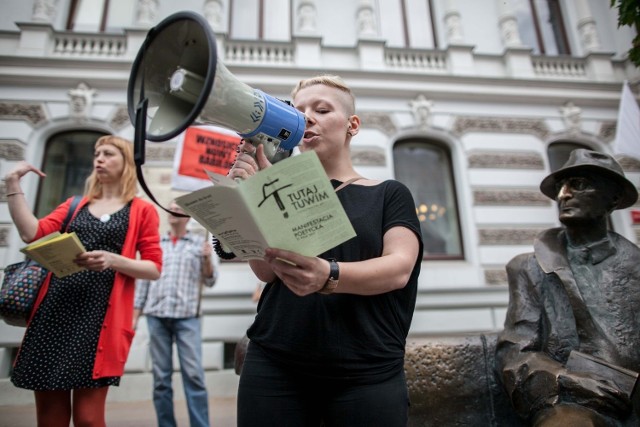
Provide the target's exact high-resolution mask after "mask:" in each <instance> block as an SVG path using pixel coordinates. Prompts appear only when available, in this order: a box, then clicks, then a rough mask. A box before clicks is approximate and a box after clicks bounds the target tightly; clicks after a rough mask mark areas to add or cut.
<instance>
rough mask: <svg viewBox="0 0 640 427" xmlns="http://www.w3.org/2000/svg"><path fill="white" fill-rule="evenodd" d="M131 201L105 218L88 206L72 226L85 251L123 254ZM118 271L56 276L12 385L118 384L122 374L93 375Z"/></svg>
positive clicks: (26, 338)
mask: <svg viewBox="0 0 640 427" xmlns="http://www.w3.org/2000/svg"><path fill="white" fill-rule="evenodd" d="M129 211H130V204H128V205H126V206H125V207H124V208H122V209H121V210H120V211H118V212H116V213H115V214H113V215H111V218H110V219H109V220H108V221H106V222H103V221H101V220H100V219H98V218H96V217H94V216H93V215H91V213H90V212H89V210H88V205H85V206H83V207H82V209H81V210H80V211H79V212H78V214H77V215H76V218H74V220H73V221H72V222H71V224H70V225H69V231H75V232H76V233H77V234H78V237H79V238H80V240H81V241H82V243H83V244H84V247H85V248H86V249H87V251H92V250H98V249H102V250H107V251H109V252H113V253H118V254H119V253H121V252H122V246H123V244H124V239H125V235H126V233H127V228H128V225H129ZM114 278H115V271H113V270H111V269H108V270H105V271H102V272H96V271H89V270H85V271H81V272H79V273H76V274H72V275H70V276H67V277H64V278H61V279H58V278H56V277H55V276H54V277H52V279H51V283H50V284H49V290H48V291H47V295H46V296H45V298H44V300H43V301H42V303H41V304H40V307H39V308H38V311H37V312H36V314H35V316H34V317H33V320H32V321H31V324H30V325H29V327H28V328H27V331H26V333H25V336H24V339H23V342H22V347H21V348H20V352H19V353H18V359H17V361H16V364H15V366H14V369H13V373H12V375H11V381H12V382H13V384H14V385H16V386H17V387H21V388H26V389H29V390H71V389H76V388H96V387H103V386H108V385H116V386H117V385H119V384H120V377H107V378H100V379H97V380H94V379H92V371H93V364H94V360H95V357H96V347H97V345H98V338H99V336H100V330H101V328H102V323H103V321H104V317H105V314H106V312H107V305H108V303H109V296H110V294H111V288H112V286H113V281H114Z"/></svg>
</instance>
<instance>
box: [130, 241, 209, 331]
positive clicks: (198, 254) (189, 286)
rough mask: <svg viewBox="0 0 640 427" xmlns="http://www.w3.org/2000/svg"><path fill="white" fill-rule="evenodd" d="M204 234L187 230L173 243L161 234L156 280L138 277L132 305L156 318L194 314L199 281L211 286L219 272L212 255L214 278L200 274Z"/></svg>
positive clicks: (197, 305)
mask: <svg viewBox="0 0 640 427" xmlns="http://www.w3.org/2000/svg"><path fill="white" fill-rule="evenodd" d="M203 245H204V236H202V235H200V234H196V233H192V232H190V231H187V233H186V234H185V235H184V236H183V237H181V238H180V239H178V240H177V241H176V242H175V243H173V242H172V240H171V237H170V236H169V234H166V235H165V236H163V237H162V239H161V241H160V246H161V247H162V253H163V264H162V274H161V276H160V278H159V279H158V280H138V281H137V282H136V294H135V301H134V307H135V308H136V309H141V310H142V313H143V314H145V315H149V316H155V317H168V318H173V319H184V318H189V317H195V316H197V315H198V314H199V313H198V307H199V300H200V283H201V282H202V283H203V284H204V285H205V286H207V287H211V286H213V285H214V283H215V282H216V278H217V275H218V268H217V264H218V259H217V257H216V255H215V254H214V253H212V254H211V261H210V262H211V263H213V265H214V270H213V277H203V275H202V262H204V257H203V256H202V247H203Z"/></svg>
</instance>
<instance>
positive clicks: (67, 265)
mask: <svg viewBox="0 0 640 427" xmlns="http://www.w3.org/2000/svg"><path fill="white" fill-rule="evenodd" d="M20 251H21V252H22V253H24V254H25V255H26V256H28V257H29V258H31V259H32V260H34V261H35V262H37V263H38V264H40V265H42V266H43V267H45V268H46V269H47V270H49V271H51V272H52V273H53V274H55V275H56V276H57V277H65V276H68V275H70V274H73V273H77V272H78V271H82V270H84V267H80V266H79V265H77V264H76V263H74V262H73V260H74V259H75V257H76V255H78V254H81V253H82V252H86V250H85V248H84V245H83V244H82V242H81V241H80V239H78V236H77V235H76V233H75V232H71V233H60V232H59V231H55V232H53V233H51V234H47V235H46V236H44V237H42V238H40V239H38V240H36V241H35V242H31V243H30V244H29V245H27V246H26V247H24V248H22V249H20Z"/></svg>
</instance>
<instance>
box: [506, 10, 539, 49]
mask: <svg viewBox="0 0 640 427" xmlns="http://www.w3.org/2000/svg"><path fill="white" fill-rule="evenodd" d="M511 7H512V8H513V13H514V15H515V16H516V20H517V21H518V30H519V32H520V40H521V41H522V44H523V45H525V46H528V47H530V48H532V49H533V53H535V54H540V52H541V49H540V45H539V44H538V37H537V36H536V26H535V23H534V20H533V13H532V12H531V6H530V4H529V0H513V2H511Z"/></svg>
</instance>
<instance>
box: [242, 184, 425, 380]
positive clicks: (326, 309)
mask: <svg viewBox="0 0 640 427" xmlns="http://www.w3.org/2000/svg"><path fill="white" fill-rule="evenodd" d="M332 184H333V185H334V188H335V187H337V186H338V185H339V184H341V183H340V182H339V181H335V180H333V181H332ZM337 195H338V198H339V199H340V202H341V203H342V206H343V207H344V209H345V211H346V213H347V216H348V217H349V220H350V221H351V224H352V225H353V228H354V229H355V231H356V234H357V236H356V237H354V238H352V239H350V240H348V241H347V242H345V243H343V244H341V245H339V246H337V247H335V248H333V249H331V250H329V251H328V252H325V253H324V254H321V255H320V257H321V258H325V259H326V258H335V259H336V260H337V261H338V262H350V261H362V260H366V259H370V258H375V257H379V256H380V255H381V254H382V249H383V235H384V233H385V232H386V231H387V230H389V229H390V228H392V227H395V226H402V227H406V228H408V229H410V230H411V231H413V232H414V233H415V235H416V236H417V237H418V239H419V241H420V251H419V256H418V257H417V259H416V263H415V266H414V268H413V271H412V273H411V277H410V279H409V281H408V283H407V285H406V286H405V287H404V288H402V289H398V290H395V291H392V292H387V293H384V294H380V295H374V296H361V295H353V294H332V295H320V294H312V295H308V296H305V297H299V296H297V295H295V294H294V293H293V292H291V291H290V290H289V289H288V288H287V287H286V286H285V285H284V284H282V283H281V281H280V280H279V279H277V280H276V281H275V282H274V283H270V284H267V286H266V287H265V289H264V291H263V293H262V297H261V299H260V303H259V304H258V313H257V315H256V318H255V321H254V323H253V325H252V326H251V327H250V328H249V330H248V332H247V335H248V336H249V338H250V339H251V341H252V342H254V343H256V344H258V345H260V346H261V347H262V348H263V349H264V350H265V351H266V352H267V354H268V355H269V356H271V357H272V358H274V359H275V360H279V361H281V362H283V363H285V364H286V366H288V367H290V368H291V369H296V370H299V371H300V372H304V373H305V374H310V375H318V376H322V377H335V378H350V379H353V380H359V381H363V382H376V381H378V380H380V379H381V378H384V377H386V376H388V375H393V374H395V373H397V372H398V370H400V369H402V368H403V364H404V349H405V343H406V337H407V334H408V332H409V326H410V325H411V319H412V317H413V311H414V308H415V302H416V293H417V281H418V275H419V273H420V265H421V261H422V239H421V237H420V225H419V222H418V219H417V217H416V211H415V204H414V201H413V198H412V196H411V193H410V192H409V190H408V189H407V188H406V187H405V186H404V185H403V184H401V183H399V182H397V181H393V180H389V181H384V182H382V183H380V184H378V185H375V186H364V185H357V184H351V185H348V186H347V187H345V188H343V189H341V190H340V191H339V192H338V193H337ZM338 286H339V285H338Z"/></svg>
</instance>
